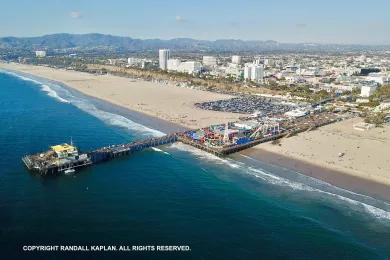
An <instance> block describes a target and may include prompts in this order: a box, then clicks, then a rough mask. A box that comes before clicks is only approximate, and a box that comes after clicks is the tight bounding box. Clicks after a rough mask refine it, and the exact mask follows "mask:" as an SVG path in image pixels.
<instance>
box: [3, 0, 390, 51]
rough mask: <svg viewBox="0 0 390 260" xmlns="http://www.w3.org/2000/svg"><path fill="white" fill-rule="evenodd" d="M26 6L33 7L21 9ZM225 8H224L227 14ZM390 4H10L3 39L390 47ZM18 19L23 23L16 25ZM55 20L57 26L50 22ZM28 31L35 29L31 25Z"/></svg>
mask: <svg viewBox="0 0 390 260" xmlns="http://www.w3.org/2000/svg"><path fill="white" fill-rule="evenodd" d="M20 7H25V8H22V9H21V8H20ZM222 7H223V8H222ZM389 8H390V3H388V2H387V1H383V0H376V1H372V2H371V4H370V5H367V4H366V2H363V1H360V0H359V1H342V2H340V1H339V2H337V1H335V0H331V1H326V2H320V3H319V2H316V3H313V2H312V1H307V0H301V1H296V2H291V3H290V2H287V1H272V2H271V3H270V2H268V1H252V0H247V1H243V2H240V4H238V3H237V2H235V1H220V0H217V1H213V2H211V3H206V2H204V3H202V2H195V1H186V2H180V1H167V2H165V3H164V5H159V4H158V1H154V0H148V1H143V2H142V3H139V2H133V1H131V2H130V1H129V2H126V1H115V5H114V4H110V5H107V3H106V2H105V1H94V4H93V5H91V4H90V3H87V2H86V1H66V2H64V1H47V0H42V1H40V2H39V4H37V2H34V1H30V0H18V1H12V2H11V1H7V2H5V3H2V11H3V12H2V15H1V17H0V37H5V36H17V37H28V36H40V35H44V34H52V33H76V34H83V33H103V34H111V35H120V36H129V37H133V38H140V39H149V38H160V39H172V38H194V39H201V40H216V39H242V40H264V41H265V40H275V41H278V42H285V43H305V42H310V43H337V44H370V45H371V44H372V45H387V44H390V18H389V17H388V15H386V11H387V10H389ZM15 15H16V17H17V19H15ZM48 21H50V23H48ZM26 25H27V26H26Z"/></svg>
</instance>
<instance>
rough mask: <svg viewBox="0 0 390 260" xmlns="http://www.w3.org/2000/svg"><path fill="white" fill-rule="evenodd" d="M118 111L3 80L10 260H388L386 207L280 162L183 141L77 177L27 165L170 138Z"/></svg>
mask: <svg viewBox="0 0 390 260" xmlns="http://www.w3.org/2000/svg"><path fill="white" fill-rule="evenodd" d="M108 110H109V109H108ZM108 110H102V109H101V108H99V106H97V105H96V104H95V103H94V102H93V101H91V100H89V99H88V98H85V97H84V96H82V95H78V94H77V93H74V92H72V91H70V90H68V89H66V88H64V87H63V86H60V85H58V84H55V83H53V82H45V81H42V80H37V79H34V78H32V77H30V78H29V77H25V76H20V75H19V76H18V75H16V74H14V73H9V72H5V71H2V72H0V147H1V156H0V252H1V254H2V255H4V256H6V258H2V259H10V257H11V256H22V257H23V256H24V257H26V258H31V257H33V256H39V257H53V256H55V253H50V252H46V253H41V254H37V253H32V252H23V251H22V246H23V245H188V246H190V248H191V251H189V252H175V253H172V252H138V253H136V252H121V253H119V252H111V253H102V254H100V255H97V253H95V254H85V253H82V252H79V253H73V254H72V256H76V257H77V256H83V257H86V256H90V257H91V258H93V257H96V256H101V257H107V258H109V257H115V256H122V257H127V258H135V259H138V258H140V257H142V258H156V257H159V258H162V259H175V258H183V259H187V258H188V259H270V258H287V257H290V258H292V259H295V258H299V259H388V258H390V205H389V204H388V203H386V202H383V201H379V200H376V199H374V198H371V197H367V196H362V195H359V194H355V193H353V192H348V191H346V190H342V189H338V188H336V187H333V186H331V185H328V184H326V183H323V182H320V181H316V180H313V179H311V178H308V177H305V176H302V175H300V174H298V173H295V172H292V171H289V170H287V169H283V168H280V167H276V166H272V165H266V164H262V163H259V162H257V163H256V164H251V163H249V162H245V163H244V162H243V161H240V160H239V159H238V160H237V158H236V157H233V158H227V159H220V158H216V157H214V156H212V155H209V154H206V153H204V152H202V151H199V150H196V149H194V148H191V147H189V146H186V145H183V144H173V145H168V146H164V147H160V148H161V149H148V150H145V151H143V152H140V153H137V154H134V155H132V156H129V157H126V158H123V159H120V160H116V161H111V162H108V163H105V164H100V165H96V166H93V167H90V168H87V169H84V170H82V171H80V172H79V173H78V174H76V175H73V176H58V177H52V178H41V177H38V176H34V175H31V174H30V173H29V172H28V171H27V170H26V169H25V168H24V167H23V164H22V163H21V160H20V158H21V157H22V156H23V155H24V154H27V153H34V152H39V151H43V150H47V149H48V146H50V145H52V144H58V143H63V142H69V141H70V139H71V138H72V139H73V141H74V142H75V143H76V144H77V145H78V146H79V147H80V148H81V150H89V149H92V148H96V147H100V146H105V145H110V144H116V143H122V142H128V141H131V140H136V139H139V138H143V137H146V136H153V135H161V134H162V133H161V132H160V131H157V130H154V129H151V128H148V127H145V126H143V125H142V124H140V122H134V121H132V120H130V119H128V118H126V117H123V116H121V115H118V114H115V113H113V112H112V111H108ZM41 259H42V258H41Z"/></svg>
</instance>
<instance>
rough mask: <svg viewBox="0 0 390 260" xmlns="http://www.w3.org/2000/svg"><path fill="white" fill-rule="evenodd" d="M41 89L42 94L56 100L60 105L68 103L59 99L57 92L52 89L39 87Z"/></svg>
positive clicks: (43, 86)
mask: <svg viewBox="0 0 390 260" xmlns="http://www.w3.org/2000/svg"><path fill="white" fill-rule="evenodd" d="M41 89H42V91H43V92H46V93H47V95H48V96H50V97H52V98H54V99H57V100H58V101H60V102H62V103H70V102H69V100H66V99H65V98H62V97H60V96H59V95H58V94H57V92H55V91H54V90H53V89H51V88H50V87H49V86H48V85H41Z"/></svg>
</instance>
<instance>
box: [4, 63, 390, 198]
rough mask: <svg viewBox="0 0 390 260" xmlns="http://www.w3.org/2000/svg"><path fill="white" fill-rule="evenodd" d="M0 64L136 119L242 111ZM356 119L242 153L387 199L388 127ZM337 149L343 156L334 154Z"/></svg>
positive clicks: (179, 119)
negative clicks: (359, 126)
mask: <svg viewBox="0 0 390 260" xmlns="http://www.w3.org/2000/svg"><path fill="white" fill-rule="evenodd" d="M0 68H3V69H8V70H15V71H19V72H24V73H28V74H33V75H35V76H39V77H43V78H46V79H50V80H54V81H57V82H61V83H63V84H66V85H67V86H69V87H70V88H73V89H75V90H76V91H79V92H81V93H83V94H85V95H88V96H90V97H94V98H96V99H98V100H99V99H100V100H103V101H107V102H109V103H111V104H114V106H115V107H116V109H117V110H118V111H120V112H121V113H122V114H126V112H124V110H121V108H123V109H128V110H131V111H137V112H139V115H136V116H137V117H139V118H141V117H142V115H143V114H144V115H145V114H146V115H148V116H149V117H150V116H151V117H156V118H158V119H162V120H166V121H169V122H170V123H173V124H175V125H176V126H177V125H180V126H182V127H185V128H199V127H204V126H208V125H211V124H215V123H224V122H227V121H234V120H237V119H238V117H239V116H241V115H240V114H233V113H224V112H216V111H206V110H201V109H198V108H196V107H195V106H194V103H196V102H204V101H209V100H217V99H224V98H229V96H228V95H222V94H216V93H211V92H207V91H200V90H194V89H189V88H179V87H176V86H174V85H160V84H159V83H155V82H146V81H141V80H133V79H129V78H123V77H118V76H112V75H103V76H95V75H91V74H87V73H82V72H75V71H67V70H59V69H53V68H48V67H42V66H31V65H22V64H13V63H12V64H11V63H10V64H4V63H0ZM103 103H104V102H103ZM132 116H134V114H132ZM136 121H140V122H142V121H143V120H137V119H136ZM359 121H361V119H357V118H356V119H350V120H347V121H343V122H339V123H335V124H332V125H328V126H324V127H321V128H319V129H317V130H314V131H311V132H305V133H301V134H299V135H297V136H293V137H290V138H285V139H282V140H281V145H280V146H279V145H274V144H271V143H265V144H261V145H258V146H256V147H253V148H250V149H248V150H245V151H242V152H241V153H242V154H245V155H248V156H250V157H253V158H256V159H257V160H261V161H265V162H268V163H272V164H277V165H281V166H284V167H287V168H292V169H294V170H297V171H299V172H302V173H303V174H306V175H309V176H312V177H315V178H318V179H322V180H324V181H326V182H329V183H331V184H334V185H336V186H339V187H342V188H347V189H351V190H354V191H358V192H362V193H364V194H370V195H374V196H376V195H378V196H377V197H380V198H384V199H385V200H387V201H390V192H389V185H390V126H385V127H383V128H375V129H370V130H368V131H365V132H361V131H358V130H355V129H353V124H355V123H356V122H359ZM150 122H153V119H152V120H150ZM160 124H161V123H160ZM152 126H153V124H152ZM176 129H178V128H177V127H176ZM339 153H344V155H343V156H342V157H339Z"/></svg>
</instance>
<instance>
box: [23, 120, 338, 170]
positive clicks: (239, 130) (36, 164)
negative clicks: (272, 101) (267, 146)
mask: <svg viewBox="0 0 390 260" xmlns="http://www.w3.org/2000/svg"><path fill="white" fill-rule="evenodd" d="M339 120H341V118H339V117H337V115H335V114H332V113H321V114H317V115H310V116H306V117H303V118H300V119H296V120H287V121H285V122H283V123H279V122H276V121H270V120H265V121H257V122H253V121H252V126H251V124H250V123H251V121H244V122H239V123H238V122H232V123H226V124H217V125H212V126H210V127H205V128H201V129H195V130H188V131H184V132H176V133H171V134H168V135H164V136H161V137H152V138H148V139H145V140H140V141H134V142H130V143H124V144H118V145H111V146H106V147H102V148H98V149H96V150H92V151H89V152H85V153H81V152H79V151H78V149H77V148H76V147H75V146H73V143H71V144H70V145H69V144H62V145H56V146H52V147H51V149H50V150H49V151H46V152H43V153H39V154H33V155H26V156H24V157H23V158H22V161H23V162H24V164H25V165H26V167H27V168H28V169H29V170H30V171H32V172H37V173H38V174H40V175H53V174H56V173H65V174H67V173H72V172H74V171H75V170H76V169H78V168H82V167H86V166H90V165H93V164H97V163H101V162H106V161H110V160H113V159H116V158H119V157H123V156H128V155H131V154H133V153H135V152H140V151H142V150H144V149H147V148H151V147H158V146H161V145H166V144H172V143H174V142H177V141H179V142H182V143H184V144H187V145H191V146H193V147H195V148H198V149H201V150H203V151H205V152H208V153H211V154H213V155H216V156H226V155H229V154H232V153H236V152H239V151H241V150H244V149H248V148H250V147H253V146H255V145H258V144H261V143H265V142H270V141H274V140H277V139H280V138H287V137H290V136H293V135H295V134H297V133H301V132H305V131H311V130H314V129H316V128H318V127H321V126H323V125H327V124H331V123H334V122H336V121H339Z"/></svg>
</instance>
